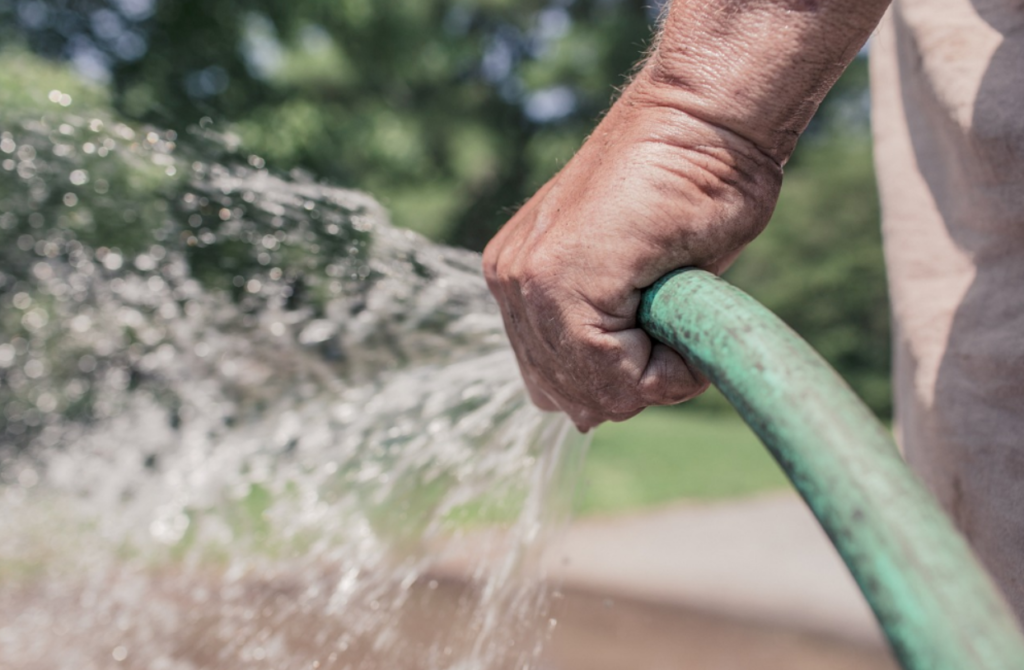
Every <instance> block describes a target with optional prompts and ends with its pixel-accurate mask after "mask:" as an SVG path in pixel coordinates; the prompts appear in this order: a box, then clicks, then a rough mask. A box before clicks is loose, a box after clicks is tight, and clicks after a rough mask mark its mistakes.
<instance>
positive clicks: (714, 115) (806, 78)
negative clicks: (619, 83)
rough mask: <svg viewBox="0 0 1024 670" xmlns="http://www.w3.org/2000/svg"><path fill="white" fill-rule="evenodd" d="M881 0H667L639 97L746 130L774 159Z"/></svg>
mask: <svg viewBox="0 0 1024 670" xmlns="http://www.w3.org/2000/svg"><path fill="white" fill-rule="evenodd" d="M888 4H889V0H674V2H673V3H672V6H671V8H670V10H669V12H668V15H667V17H666V19H665V22H664V26H663V28H662V33H661V36H660V39H659V42H658V46H657V48H656V49H655V51H654V53H653V54H652V56H651V58H650V59H649V61H648V62H647V64H646V65H645V66H644V68H643V70H642V71H641V72H640V74H639V75H638V77H637V81H636V82H635V88H637V89H638V90H637V91H636V93H637V94H638V95H640V96H641V99H643V98H644V97H647V98H649V99H651V101H653V102H654V103H655V104H658V105H665V106H668V107H673V108H676V109H678V110H680V111H682V112H685V113H687V114H689V115H691V116H694V117H696V118H699V119H702V120H704V121H707V122H709V123H712V124H714V125H716V126H718V127H720V128H723V129H725V130H727V131H731V132H733V133H736V134H737V135H739V136H740V137H742V138H744V139H746V140H749V141H750V142H752V143H753V144H754V145H756V146H757V147H758V148H759V149H760V150H761V151H762V152H764V153H765V154H767V155H768V156H770V157H771V158H772V159H773V160H775V161H777V162H778V163H780V164H781V163H783V162H785V160H786V159H787V158H788V157H789V155H790V153H792V151H793V148H794V147H795V146H796V141H797V138H798V137H799V135H800V133H801V132H803V130H804V128H805V127H806V126H807V123H808V122H809V121H810V119H811V117H812V116H813V115H814V112H815V110H816V109H817V108H818V104H819V103H820V102H821V100H822V98H824V97H825V94H826V93H827V92H828V90H829V89H830V88H831V87H832V84H834V83H835V81H836V79H838V78H839V75H840V74H842V72H843V70H844V69H845V68H846V66H847V65H849V63H850V61H851V60H853V58H854V57H855V56H856V55H857V52H858V51H859V50H860V48H861V47H862V46H863V45H864V43H865V42H866V41H867V39H868V37H869V36H870V34H871V31H872V30H874V28H875V26H876V25H877V23H878V21H879V20H880V19H881V17H882V14H883V13H884V12H885V9H886V7H887V6H888Z"/></svg>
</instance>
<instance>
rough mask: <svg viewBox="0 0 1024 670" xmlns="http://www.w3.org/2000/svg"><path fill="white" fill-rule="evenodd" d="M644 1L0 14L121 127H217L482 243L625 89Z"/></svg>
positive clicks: (403, 214) (105, 7) (291, 2)
mask: <svg viewBox="0 0 1024 670" xmlns="http://www.w3.org/2000/svg"><path fill="white" fill-rule="evenodd" d="M649 4H650V3H649V2H647V1H646V0H576V1H575V2H569V1H559V0H519V1H515V2H513V1H512V0H386V1H383V2H372V1H371V0H330V1H326V0H250V1H247V2H239V1H238V0H30V1H29V2H19V3H18V4H17V5H13V4H11V5H9V6H8V11H13V12H14V13H15V19H16V22H20V26H21V31H22V33H23V34H26V35H28V41H29V43H30V45H31V46H32V47H33V48H34V49H35V50H36V51H37V52H41V53H44V54H47V55H51V56H60V57H66V58H70V59H71V60H73V61H74V62H75V63H76V64H77V65H78V66H79V68H80V69H84V70H86V71H87V72H89V73H91V74H93V76H100V77H110V78H111V79H112V82H113V87H114V91H115V96H114V100H115V104H116V105H117V106H118V107H119V109H120V111H122V112H124V113H126V114H127V115H128V116H130V117H132V118H136V119H141V120H145V121H150V122H152V123H155V124H158V125H161V126H164V127H168V128H172V129H175V130H178V131H182V130H184V129H185V127H187V126H188V125H189V124H194V123H197V122H199V121H200V120H201V119H202V118H203V117H210V118H211V119H212V120H213V121H215V122H216V123H217V124H218V126H225V125H228V124H230V127H231V128H232V129H233V130H234V131H235V132H237V133H238V134H239V135H240V137H241V139H242V141H243V143H244V146H245V147H246V148H247V149H248V150H249V151H251V152H253V153H256V154H259V155H260V156H261V157H263V158H265V159H266V160H267V162H268V164H269V165H270V166H272V167H277V168H281V169H290V168H293V167H302V168H305V169H307V170H309V171H311V172H312V173H314V174H316V175H317V176H318V177H320V178H323V179H325V180H328V181H331V182H334V183H340V184H344V185H347V186H354V187H358V188H362V189H365V190H367V191H370V192H372V193H374V194H375V195H376V196H377V197H378V198H380V199H381V200H382V201H383V202H384V203H385V204H386V205H387V206H389V208H390V209H391V211H392V214H393V216H394V218H395V220H396V222H397V223H399V224H402V225H405V226H407V227H410V228H413V229H416V230H419V231H421V232H424V233H426V234H427V235H429V236H430V237H433V238H435V239H444V240H446V241H449V242H453V243H457V244H461V245H465V246H469V247H473V248H481V247H482V246H483V244H484V243H485V242H486V240H487V239H489V238H490V236H491V235H492V234H493V233H494V231H495V230H496V229H497V227H498V226H500V224H501V223H502V222H503V219H504V218H505V217H506V216H507V214H508V208H509V207H511V206H514V205H516V204H517V203H518V202H520V201H522V200H523V199H524V198H525V197H527V196H528V195H529V194H530V193H531V192H532V191H533V190H534V189H535V188H536V187H537V186H539V185H540V184H541V183H543V181H544V180H545V179H546V178H547V177H548V176H549V175H550V174H551V173H552V172H554V171H555V170H556V169H557V168H558V167H559V166H560V165H561V164H562V163H563V162H564V161H565V160H567V159H568V158H569V157H570V156H571V155H572V152H573V151H574V150H575V148H576V147H577V146H578V145H579V144H580V142H581V141H582V140H583V138H584V137H585V135H586V133H587V132H588V131H589V130H590V128H591V126H592V125H593V122H594V120H595V119H596V118H597V116H598V115H599V114H600V113H601V111H602V110H603V109H604V108H605V107H606V106H607V105H608V102H609V100H610V98H611V96H612V94H613V92H614V87H615V86H616V85H618V84H621V83H623V82H624V77H625V74H626V73H628V72H629V70H630V68H631V66H632V65H633V64H634V63H635V62H636V60H637V59H638V55H639V54H640V53H641V52H642V50H643V49H644V46H645V44H646V43H647V41H649V39H650V32H651V31H650V21H651V19H652V17H653V11H652V10H651V9H650V8H649V7H648V5H649ZM2 7H3V0H0V11H3V10H2ZM0 21H2V19H0ZM140 40H141V41H140ZM126 42H127V43H128V44H127V45H126V44H125V43H126Z"/></svg>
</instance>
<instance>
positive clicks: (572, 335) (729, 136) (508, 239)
mask: <svg viewBox="0 0 1024 670" xmlns="http://www.w3.org/2000/svg"><path fill="white" fill-rule="evenodd" d="M660 86H661V85H660V84H657V83H655V82H653V81H651V80H650V78H648V77H647V76H645V75H644V74H641V75H640V76H639V77H638V78H637V79H636V80H635V81H634V82H633V83H632V85H631V86H630V87H629V88H628V89H627V90H626V91H625V92H624V94H623V96H622V97H621V98H620V99H619V101H618V102H617V103H616V104H615V105H614V106H613V107H612V109H611V110H610V112H609V113H608V115H607V116H606V117H605V119H604V120H603V121H602V123H601V124H600V125H599V126H598V128H597V129H596V130H595V132H594V134H593V135H592V136H591V138H590V139H589V140H588V141H587V142H586V143H585V144H584V146H583V147H582V149H581V150H580V151H579V152H578V153H577V154H576V156H575V157H574V158H573V159H572V160H571V161H570V162H569V163H568V164H567V165H566V166H565V168H564V169H563V170H562V171H561V172H560V173H559V174H558V175H556V176H555V177H554V178H553V179H552V180H551V181H550V182H548V183H547V185H545V186H544V187H543V188H542V189H541V190H540V191H539V192H538V193H537V194H536V195H535V196H534V197H533V198H532V199H531V200H530V201H529V202H527V203H526V205H524V206H523V208H522V209H521V210H520V211H519V212H518V213H517V214H516V215H515V217H514V218H513V219H512V220H511V221H509V222H508V223H507V224H506V225H505V227H504V228H502V230H501V231H500V232H499V233H498V234H497V236H495V238H494V239H493V240H492V241H491V243H490V244H489V245H488V246H487V249H486V250H485V251H484V273H485V275H486V277H487V282H488V285H489V286H490V289H491V291H492V292H493V293H494V296H495V298H497V301H498V304H499V305H500V307H501V311H502V315H503V316H504V319H505V328H506V330H507V331H508V334H509V337H510V339H511V341H512V346H513V348H514V349H515V352H516V356H517V358H518V360H519V366H520V369H521V371H522V374H523V378H524V380H525V382H526V386H527V388H528V389H529V391H530V395H531V397H532V399H533V401H534V403H535V404H536V405H537V406H539V407H540V408H541V409H545V410H561V411H563V412H566V413H567V414H568V415H569V416H570V417H571V418H572V420H573V422H574V423H575V424H576V426H577V427H578V428H579V429H580V430H582V431H586V430H588V429H590V428H592V427H594V426H596V425H597V424H599V423H601V422H602V421H606V420H611V421H622V420H624V419H627V418H629V417H631V416H633V415H635V414H637V413H638V412H639V411H640V410H641V409H643V408H644V407H646V406H648V405H667V404H673V403H678V402H682V401H684V400H687V399H689V398H692V397H694V396H696V395H698V394H699V393H701V392H702V391H703V390H704V389H705V388H706V387H707V382H706V381H705V380H704V379H703V378H702V377H701V376H700V375H699V374H698V373H696V372H695V371H693V370H691V369H690V368H689V367H688V366H687V364H686V362H685V361H684V360H683V359H682V358H681V357H680V356H679V355H678V354H677V353H676V352H674V351H672V350H671V349H669V348H668V347H666V346H665V345H663V344H660V343H655V342H652V341H651V339H650V338H649V337H648V336H647V335H646V333H644V332H643V331H642V330H640V328H638V326H637V321H636V312H637V308H638V306H639V302H640V292H641V290H642V289H644V288H645V287H647V286H650V285H651V284H653V283H654V282H655V281H656V280H657V279H658V278H660V277H661V276H662V275H664V274H666V273H667V272H669V271H671V270H674V269H677V268H681V267H685V266H697V267H701V268H703V269H706V270H710V271H712V272H721V271H722V270H724V269H725V268H726V267H727V266H728V264H729V263H730V262H731V261H732V260H733V259H734V258H735V257H736V255H737V254H738V253H739V252H740V250H741V249H742V248H743V247H744V246H745V245H746V244H747V243H748V242H749V241H750V240H751V239H753V238H754V236H756V235H757V234H758V233H759V232H760V231H761V230H762V228H763V227H764V226H765V224H766V223H767V222H768V218H769V217H770V215H771V212H772V209H773V208H774V205H775V201H776V198H777V196H778V190H779V185H780V183H781V179H782V171H781V168H780V166H779V164H778V163H777V162H776V161H774V160H773V159H772V158H771V157H769V156H768V155H766V154H765V153H763V152H762V151H760V150H759V149H758V148H757V147H756V146H754V145H753V144H752V143H751V142H749V141H747V140H745V139H743V138H741V137H740V136H738V135H737V134H736V133H734V132H731V131H728V130H726V129H723V128H720V127H716V126H714V125H712V124H710V123H707V122H705V121H702V120H701V119H698V118H695V117H694V116H692V115H690V114H687V113H686V112H684V111H681V110H679V109H676V108H674V107H672V106H671V105H670V104H667V99H665V98H664V97H663V96H662V95H661V94H660Z"/></svg>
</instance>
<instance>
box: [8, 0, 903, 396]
mask: <svg viewBox="0 0 1024 670" xmlns="http://www.w3.org/2000/svg"><path fill="white" fill-rule="evenodd" d="M650 4H652V3H649V2H645V1H644V0H575V1H572V0H523V1H520V2H512V1H511V0H387V1H382V2H370V1H369V0H330V2H327V1H325V0H250V1H249V2H244V3H242V2H239V1H238V0H32V1H31V2H21V3H17V4H14V3H10V2H7V3H5V2H4V1H3V0H0V40H3V41H4V42H5V43H6V42H10V41H11V40H20V41H22V42H24V43H26V44H28V45H29V46H30V47H31V48H32V49H34V50H35V51H36V52H38V53H42V54H45V55H48V56H51V57H58V58H67V59H70V60H72V61H73V62H74V63H75V64H76V66H78V68H79V69H80V70H83V71H86V72H90V73H91V74H92V75H94V76H99V77H101V78H102V77H104V76H109V78H110V80H111V84H112V86H111V90H112V99H113V102H114V104H115V105H116V106H117V107H118V108H119V110H120V111H121V112H122V113H124V114H127V115H128V116H129V117H132V118H135V119H141V120H145V121H149V122H152V123H154V124H157V125H160V126H162V127H166V128H170V129H173V130H176V131H177V132H178V135H179V136H180V137H181V138H182V140H181V141H183V142H184V141H187V137H188V136H189V135H188V134H187V133H186V132H184V131H185V130H186V129H187V128H188V127H189V126H192V125H195V124H197V123H199V122H200V121H201V120H202V125H204V126H210V125H211V121H210V120H211V119H212V120H213V121H212V124H213V125H214V127H218V128H230V129H231V130H233V131H235V132H237V134H238V135H239V136H240V139H241V143H242V144H241V146H242V149H243V150H244V151H246V152H251V153H253V154H258V155H259V156H262V157H263V158H265V159H266V161H267V163H268V165H269V166H270V167H274V168H278V169H283V170H290V169H292V168H295V167H300V168H305V169H307V170H309V171H311V172H312V173H313V174H315V175H317V176H318V177H319V178H321V179H323V180H325V181H329V182H333V183H340V184H344V185H351V186H356V187H359V188H363V189H366V190H368V191H370V192H371V193H373V194H374V195H376V196H377V197H379V198H380V199H381V200H382V201H383V202H384V203H385V204H386V205H387V206H389V207H390V209H391V210H392V213H393V216H394V218H395V220H396V222H397V223H399V224H400V225H405V226H408V227H412V228H416V229H419V230H421V231H423V232H426V233H427V234H429V235H430V236H432V237H434V238H435V239H441V240H444V241H447V242H449V243H455V244H460V245H464V246H469V247H471V248H476V249H479V248H481V247H482V246H483V244H484V243H485V242H486V240H487V239H489V237H490V236H491V235H492V234H493V232H494V231H495V230H496V228H497V227H498V226H499V225H500V224H501V223H502V222H503V221H504V219H505V218H507V216H508V214H509V213H510V212H511V211H512V210H513V209H514V208H515V207H516V206H517V205H518V203H520V202H522V201H523V200H525V199H526V198H527V197H529V195H530V194H531V193H532V192H533V190H534V189H535V188H536V187H537V186H539V185H540V184H541V183H543V182H544V181H545V180H546V179H547V178H548V177H550V175H551V174H553V173H554V172H555V171H556V170H557V169H558V167H559V166H560V165H561V164H563V163H564V162H565V161H566V160H567V159H568V158H569V157H570V156H571V155H572V153H573V151H575V149H576V147H578V146H579V144H580V143H581V142H582V140H583V138H584V137H585V136H586V133H587V132H589V130H590V129H591V128H592V126H593V125H594V123H595V121H596V119H597V118H598V116H599V115H600V113H601V111H602V110H603V109H604V108H606V107H607V105H608V103H609V101H610V99H611V98H612V96H613V94H614V90H615V87H616V86H617V85H621V84H622V83H623V82H624V81H625V77H626V75H627V73H628V72H629V71H630V69H631V67H632V66H633V65H634V64H635V63H636V62H637V61H638V60H639V59H640V58H641V56H642V53H643V51H644V49H645V46H646V44H648V42H649V40H650V35H651V21H652V19H653V17H654V13H655V12H653V11H652V10H651V9H650V7H649V6H648V5H650ZM5 12H7V13H11V14H12V18H13V19H14V20H12V21H5V20H4V13H5ZM2 76H3V73H0V77H2ZM46 76H47V77H50V76H52V77H54V78H55V79H54V81H57V80H60V79H61V78H67V74H66V73H61V74H56V71H54V72H53V73H49V74H47V75H46ZM866 84H867V70H866V64H865V62H864V61H863V60H858V61H856V62H855V63H854V65H853V66H852V67H851V68H850V70H848V72H847V74H846V75H844V77H843V78H842V79H841V80H840V81H839V83H838V84H837V86H836V87H835V89H833V92H832V94H830V96H829V98H828V99H827V100H826V103H825V104H824V105H823V107H822V111H821V113H819V115H818V117H816V119H815V121H814V122H813V123H812V125H811V128H810V130H809V131H808V133H807V135H806V136H805V139H804V140H803V141H802V143H801V146H800V147H799V148H798V150H797V153H796V155H795V156H794V157H793V160H792V161H791V162H790V164H789V165H788V166H787V177H786V183H785V186H784V189H783V194H782V198H781V200H780V203H779V208H778V211H777V213H776V216H775V218H774V219H773V222H772V224H771V225H770V226H769V227H768V229H767V231H766V232H765V233H764V234H763V235H762V236H761V237H760V238H759V239H758V240H757V241H756V242H755V243H754V244H752V245H751V246H750V248H749V249H748V250H747V251H746V252H745V253H744V255H743V256H742V257H741V259H740V260H739V261H738V262H737V263H736V265H735V267H734V268H733V270H731V271H730V273H729V275H728V277H729V278H730V279H731V280H732V281H734V282H735V283H737V284H738V285H740V286H741V287H742V288H744V289H746V290H748V291H749V292H751V293H752V294H754V296H755V297H757V298H758V299H760V300H762V301H763V302H765V303H766V304H767V305H768V306H769V307H770V308H771V309H773V310H775V311H776V312H777V313H779V314H780V315H781V316H782V317H783V318H784V319H785V320H786V321H787V322H788V323H790V324H791V325H793V327H794V328H795V329H796V330H797V331H798V332H800V333H801V334H802V335H803V336H804V337H806V338H807V339H808V340H810V342H811V343H812V344H813V345H814V346H815V347H817V348H818V349H819V350H820V351H822V353H823V354H824V355H825V357H826V358H827V359H828V360H829V361H830V362H831V363H832V364H833V365H835V366H836V367H837V368H838V369H839V371H840V372H841V373H842V374H843V375H844V376H845V377H846V378H847V379H848V380H849V381H850V382H851V383H852V385H853V386H854V388H855V390H857V391H858V392H859V393H860V394H861V395H863V396H864V397H865V398H866V399H867V400H868V403H869V404H870V406H871V407H872V408H873V409H874V410H875V411H876V412H878V413H879V414H881V415H883V416H884V415H886V414H887V413H888V412H889V410H890V405H891V401H890V397H889V386H888V381H887V375H888V365H889V363H888V360H889V341H888V334H887V327H888V306H887V301H886V297H885V285H884V271H883V265H882V257H881V250H880V245H879V239H878V238H879V235H878V205H877V198H876V195H875V191H874V186H873V170H872V166H871V156H870V149H869V137H868V132H867V123H866V114H865V104H866ZM61 86H63V84H62V85H61ZM55 88H59V87H58V86H55ZM4 89H5V90H9V89H8V87H7V86H4ZM62 90H63V89H62ZM7 95H8V98H7V101H5V103H4V104H10V102H9V101H10V99H11V97H10V96H16V95H17V93H16V92H15V93H7ZM204 117H207V118H205V119H204ZM260 160H261V159H260ZM699 404H700V403H698V405H699ZM703 404H705V405H707V404H708V403H707V402H705V403H703Z"/></svg>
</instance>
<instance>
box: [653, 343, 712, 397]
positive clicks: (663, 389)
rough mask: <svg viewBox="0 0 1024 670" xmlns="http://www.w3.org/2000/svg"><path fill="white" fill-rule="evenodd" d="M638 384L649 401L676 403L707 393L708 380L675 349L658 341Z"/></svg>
mask: <svg viewBox="0 0 1024 670" xmlns="http://www.w3.org/2000/svg"><path fill="white" fill-rule="evenodd" d="M637 386H638V389H639V393H640V395H641V397H643V399H644V400H645V401H646V403H647V404H650V405H674V404H676V403H680V402H684V401H686V400H690V399H691V398H695V397H697V396H698V395H700V394H701V393H703V392H704V391H705V390H707V388H708V380H707V378H705V377H704V375H702V374H700V372H699V371H697V370H695V369H694V368H692V367H690V366H689V365H688V364H687V363H686V361H685V360H684V359H683V357H682V356H680V355H679V354H678V353H676V351H674V350H673V349H672V348H670V347H667V346H665V345H664V344H661V343H655V344H654V346H653V347H652V348H651V357H650V359H649V360H648V362H647V367H646V369H645V370H644V372H643V375H642V376H641V377H640V382H639V384H638V385H637Z"/></svg>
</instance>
